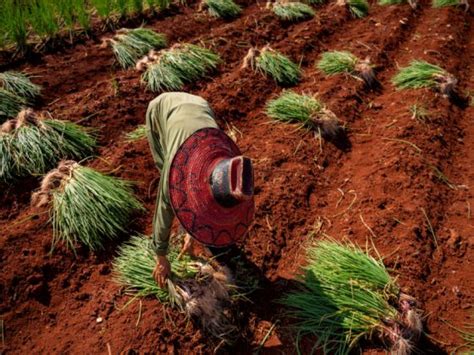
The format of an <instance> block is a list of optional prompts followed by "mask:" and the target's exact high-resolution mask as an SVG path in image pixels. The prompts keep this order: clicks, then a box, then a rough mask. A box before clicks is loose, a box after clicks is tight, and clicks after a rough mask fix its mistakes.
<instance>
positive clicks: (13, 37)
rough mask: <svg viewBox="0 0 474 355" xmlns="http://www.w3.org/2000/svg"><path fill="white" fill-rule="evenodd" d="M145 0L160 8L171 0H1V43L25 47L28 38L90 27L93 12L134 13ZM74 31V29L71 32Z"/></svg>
mask: <svg viewBox="0 0 474 355" xmlns="http://www.w3.org/2000/svg"><path fill="white" fill-rule="evenodd" d="M145 3H147V4H148V5H153V6H156V7H158V8H159V9H163V8H166V7H168V6H169V5H170V3H171V1H170V0H34V1H26V0H2V1H1V2H0V46H5V47H8V46H11V45H16V47H17V49H18V50H20V51H24V50H25V49H26V47H27V45H28V43H27V42H28V41H29V39H32V41H33V42H38V39H41V40H47V39H50V38H54V37H55V36H57V34H58V33H59V32H60V31H61V30H63V29H65V28H66V29H69V30H70V31H72V30H78V29H86V30H87V29H89V27H90V22H91V17H92V16H91V15H93V14H97V15H98V16H99V17H101V18H102V19H107V20H109V19H113V20H115V19H116V18H117V16H121V17H124V16H126V15H129V14H130V15H132V14H133V15H135V14H137V13H142V12H144V11H145V10H146V8H147V7H146V6H145ZM71 34H72V33H71Z"/></svg>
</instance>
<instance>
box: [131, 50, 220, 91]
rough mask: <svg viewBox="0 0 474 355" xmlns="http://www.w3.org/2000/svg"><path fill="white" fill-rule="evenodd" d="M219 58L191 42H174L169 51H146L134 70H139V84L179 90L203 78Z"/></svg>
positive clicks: (151, 87)
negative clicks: (140, 74)
mask: <svg viewBox="0 0 474 355" xmlns="http://www.w3.org/2000/svg"><path fill="white" fill-rule="evenodd" d="M220 61H221V60H220V57H219V55H217V54H216V53H214V52H212V51H211V50H209V49H207V48H204V47H200V46H197V45H193V44H175V45H174V46H173V47H171V48H170V49H169V50H162V51H160V52H155V51H150V53H149V54H148V55H147V56H145V57H144V58H143V59H141V60H140V61H139V62H138V63H137V65H136V69H137V70H138V71H143V72H144V73H143V74H142V78H141V80H142V83H143V84H146V85H147V87H148V88H149V89H150V90H151V91H153V92H157V91H164V90H180V89H182V88H183V86H184V85H185V84H186V83H191V82H194V81H197V80H199V79H201V78H203V77H204V76H205V75H206V74H207V73H208V72H210V71H211V70H214V69H216V68H217V65H218V64H219V63H220Z"/></svg>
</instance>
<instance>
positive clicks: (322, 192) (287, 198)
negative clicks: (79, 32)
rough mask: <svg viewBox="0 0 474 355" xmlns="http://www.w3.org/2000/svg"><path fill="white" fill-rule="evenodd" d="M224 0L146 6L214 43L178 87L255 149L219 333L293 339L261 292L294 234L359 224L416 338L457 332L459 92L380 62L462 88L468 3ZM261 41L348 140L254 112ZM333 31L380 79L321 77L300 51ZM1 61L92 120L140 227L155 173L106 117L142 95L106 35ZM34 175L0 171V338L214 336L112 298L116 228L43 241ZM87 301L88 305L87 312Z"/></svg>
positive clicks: (464, 279) (468, 151) (450, 337)
mask: <svg viewBox="0 0 474 355" xmlns="http://www.w3.org/2000/svg"><path fill="white" fill-rule="evenodd" d="M240 4H242V5H243V7H244V11H243V14H242V16H240V17H239V18H238V19H236V20H234V21H231V22H226V21H222V20H216V19H210V18H208V17H207V16H205V15H203V14H198V13H196V11H195V10H196V5H192V6H190V7H188V8H185V7H180V8H177V9H175V10H173V11H169V12H168V13H167V14H166V16H162V17H161V18H159V19H157V20H153V21H151V22H150V23H149V24H148V25H149V26H150V27H151V28H153V29H155V30H157V31H160V32H164V33H166V34H167V36H168V38H169V40H170V42H171V43H174V42H177V41H187V42H194V43H196V42H199V41H200V42H202V43H204V44H206V45H208V46H210V47H212V48H214V49H215V50H216V51H217V52H218V53H219V54H220V55H221V56H222V59H223V64H222V65H221V66H220V67H219V69H218V71H217V72H216V73H214V74H213V75H211V76H210V77H209V78H208V79H206V80H202V81H199V82H198V83H196V84H193V85H189V86H188V87H186V91H188V92H191V93H194V94H198V95H201V96H203V97H204V98H205V99H207V100H209V102H210V103H211V105H212V107H213V108H214V110H215V112H216V116H217V117H218V119H219V122H220V124H221V126H222V127H223V128H224V129H228V127H234V133H235V134H236V137H237V144H238V145H239V146H240V147H241V149H242V151H243V152H244V153H245V154H246V155H248V156H250V157H251V158H252V159H253V161H254V165H255V171H256V191H255V193H256V207H257V209H256V218H255V222H254V224H253V226H252V227H251V229H250V231H249V234H248V237H247V238H246V239H245V240H244V241H242V243H241V247H242V249H243V250H244V252H245V255H246V257H247V258H248V259H249V261H250V262H251V263H253V264H254V266H255V268H256V270H257V271H256V272H258V273H259V277H260V279H261V280H260V281H261V288H260V289H259V290H258V291H257V292H255V293H254V294H252V295H251V297H250V298H251V301H252V302H251V303H247V304H245V307H243V308H245V309H244V310H243V311H242V317H243V318H244V319H243V320H242V334H243V336H242V339H241V340H240V341H239V342H238V343H237V344H235V345H234V346H233V347H230V348H227V349H225V350H227V351H229V352H237V353H250V352H252V351H256V350H258V349H260V351H265V352H268V353H281V352H284V353H293V352H294V351H295V348H294V344H295V338H294V335H292V334H291V333H290V332H289V331H288V330H287V328H286V327H285V326H284V325H285V324H286V323H287V322H286V321H285V320H284V318H283V316H282V313H281V311H282V310H281V308H280V307H279V306H278V304H277V303H275V300H276V299H277V298H278V297H279V296H280V295H281V294H282V292H283V291H285V290H287V289H288V287H289V285H290V284H291V283H289V282H288V280H290V279H293V278H294V277H295V275H296V274H297V273H298V267H299V265H301V263H303V262H304V248H303V247H302V246H303V245H304V243H305V242H306V241H307V239H308V236H312V237H318V236H319V235H320V234H323V233H325V234H327V235H330V236H332V237H334V238H337V239H343V238H349V239H350V240H352V241H354V242H356V243H358V244H359V245H361V246H365V245H366V243H367V242H368V241H369V242H370V241H372V242H373V243H374V245H375V246H376V248H377V249H378V250H379V252H380V254H381V255H383V256H384V258H385V263H386V265H387V266H388V267H389V268H390V269H391V271H392V272H393V273H394V274H395V275H396V276H397V277H398V281H399V283H400V285H401V286H402V289H403V290H404V291H405V292H406V293H409V294H411V295H413V296H415V297H416V298H417V299H418V300H419V303H420V307H421V308H422V309H423V310H424V315H425V322H424V323H425V326H426V332H427V336H426V337H425V339H424V340H423V342H422V343H421V344H420V346H419V349H420V350H421V352H423V353H449V352H451V351H454V350H455V349H457V347H458V346H459V345H460V344H462V340H461V339H460V338H459V336H458V334H457V332H456V331H455V330H454V329H453V328H452V327H451V325H452V326H455V327H462V326H463V325H464V323H465V322H467V321H468V320H469V315H472V312H473V310H472V308H471V307H472V303H473V291H474V282H473V272H472V270H473V263H474V237H473V234H472V233H473V232H474V224H473V218H474V216H473V212H472V211H471V209H474V196H473V192H472V191H471V188H472V186H474V170H473V168H472V162H473V161H474V128H473V125H472V121H473V119H474V107H473V106H472V104H471V105H470V106H469V107H467V108H464V109H461V108H459V107H457V106H454V105H452V104H450V103H449V102H448V101H447V100H446V99H445V98H443V97H441V96H440V95H438V94H436V93H435V92H432V91H430V90H408V91H396V90H395V89H394V87H393V86H392V85H391V83H390V79H391V77H392V76H393V75H394V73H395V72H396V70H397V67H398V66H404V65H406V64H408V63H409V62H410V60H411V59H414V58H417V59H426V60H428V61H431V62H433V63H436V64H440V65H441V66H443V67H445V68H446V69H447V70H449V71H450V72H451V73H453V74H455V75H456V76H457V77H458V78H460V89H461V91H462V92H464V93H468V92H469V91H471V92H472V90H474V89H473V87H474V24H473V17H472V15H470V14H466V13H464V12H462V11H461V10H460V9H456V8H450V9H432V8H431V7H430V4H429V3H427V2H426V1H424V2H422V4H421V7H420V8H419V9H418V10H416V11H412V9H411V8H410V7H409V6H408V5H399V6H391V7H382V6H379V5H377V4H375V3H372V4H371V10H370V15H369V16H368V17H366V18H363V19H357V20H356V19H352V18H351V17H350V16H349V15H348V13H347V12H346V11H343V10H342V9H340V8H338V7H336V6H334V5H333V4H326V5H321V6H320V7H319V8H317V15H316V17H315V18H314V19H312V20H309V21H305V22H302V23H297V24H292V25H289V24H281V23H280V22H279V21H278V20H277V19H276V18H275V17H274V16H273V15H272V14H271V13H269V12H268V11H266V10H265V9H264V2H261V3H254V2H253V1H250V0H249V1H240ZM267 43H270V44H271V45H272V47H273V48H275V49H278V50H280V51H281V52H283V53H285V54H287V55H288V56H290V57H291V58H292V59H294V60H295V61H297V62H299V63H301V66H302V68H303V69H304V78H303V80H302V82H301V83H300V84H299V85H297V86H296V87H295V88H294V89H295V90H296V91H298V92H310V93H317V94H318V95H319V96H320V98H321V99H322V100H323V101H324V102H325V103H326V104H327V105H328V107H329V108H330V109H331V110H332V111H334V112H335V113H336V114H337V115H338V117H339V118H340V119H341V121H343V122H344V123H345V125H346V127H347V130H348V132H349V133H348V141H349V142H350V143H348V142H345V143H344V144H341V142H339V143H337V142H336V144H332V143H328V142H324V141H322V142H320V141H319V139H317V138H315V136H314V134H313V133H309V132H305V131H303V130H298V129H297V127H294V126H288V125H284V124H276V123H272V122H270V120H269V118H268V117H267V116H266V115H265V113H264V106H265V103H266V101H267V100H268V99H270V98H272V97H274V96H276V95H277V94H278V93H280V92H281V88H279V87H278V86H277V85H275V84H274V83H273V81H271V80H269V79H266V78H264V77H262V76H260V75H258V74H255V73H253V72H251V71H250V70H249V69H240V64H241V60H242V58H243V57H244V55H245V54H246V52H247V50H248V48H249V47H250V46H258V47H261V46H263V45H265V44H267ZM334 49H346V50H350V51H352V52H353V53H354V54H356V55H358V56H359V57H366V56H369V57H370V58H371V61H372V62H373V63H375V64H376V65H377V73H378V77H379V79H380V81H381V83H382V86H383V88H382V89H381V90H379V91H376V92H368V91H366V90H365V89H364V88H363V87H362V85H361V84H360V83H359V82H358V81H356V80H354V79H353V78H351V77H345V76H334V77H330V78H328V77H324V76H323V75H322V74H321V73H319V72H318V71H317V70H316V69H315V68H314V65H313V64H314V61H315V60H316V59H317V58H318V57H319V55H320V54H321V52H323V51H326V50H334ZM13 67H14V66H13ZM18 68H19V69H24V70H26V71H28V72H30V73H32V74H34V75H37V76H38V78H37V79H36V81H37V82H38V83H39V84H41V85H43V87H44V100H43V103H42V104H41V105H40V106H39V107H38V109H39V110H45V111H46V110H47V111H49V112H51V114H52V115H53V116H54V117H56V118H60V119H69V120H72V121H76V122H79V121H80V122H81V123H82V124H83V125H86V126H89V127H93V128H95V129H97V131H98V132H99V133H100V139H99V142H100V150H99V153H100V158H98V159H94V160H91V161H90V162H89V164H90V165H91V166H93V167H95V168H97V169H100V170H102V171H108V172H113V174H114V175H116V176H120V177H123V178H127V179H131V180H134V181H136V182H137V188H136V193H137V195H138V196H139V198H140V199H141V200H142V201H143V202H144V204H145V206H146V208H147V211H148V212H147V213H145V214H144V215H142V216H139V217H137V219H136V221H135V222H134V225H135V226H137V230H138V231H139V232H143V233H149V232H150V229H151V220H152V213H153V207H154V199H155V196H156V186H157V178H158V177H159V173H158V172H157V171H156V169H155V167H154V164H153V161H152V158H151V154H150V153H149V149H148V145H147V142H146V141H145V140H142V141H139V142H136V143H127V142H125V141H124V134H125V133H127V132H129V131H131V130H133V129H134V127H136V125H137V124H141V123H143V122H144V115H145V111H146V108H147V104H148V102H149V101H150V100H151V99H152V98H153V97H154V96H155V95H154V94H152V93H150V92H147V91H145V90H144V89H143V87H142V86H140V80H139V75H138V74H137V73H136V72H134V71H123V70H119V69H118V68H117V66H114V58H113V56H112V54H111V52H110V50H108V49H100V48H99V46H98V41H94V40H89V41H86V42H85V43H81V44H78V45H76V46H75V47H73V48H70V49H66V50H64V51H63V52H62V53H61V54H45V55H43V56H42V57H41V60H40V61H39V62H35V64H31V63H30V64H22V65H21V66H19V67H18ZM416 103H417V104H421V105H424V106H425V107H426V108H427V109H428V111H429V116H428V117H427V118H426V119H425V120H424V121H420V120H417V119H414V118H412V115H411V113H410V111H409V109H410V106H412V105H413V104H416ZM435 168H436V169H435ZM437 172H442V174H443V176H445V177H446V178H447V179H448V181H449V183H447V182H448V181H446V180H444V181H443V179H441V176H440V175H439V173H437ZM38 184H39V181H38V179H37V178H30V179H25V180H22V181H19V182H18V183H16V184H14V185H10V186H2V187H1V189H2V190H1V191H2V193H1V195H0V201H1V205H0V270H1V273H0V319H1V320H2V321H3V325H4V334H3V335H4V343H0V353H25V352H34V353H104V352H109V353H112V354H115V353H121V352H124V353H135V352H139V353H157V352H160V353H211V352H213V351H214V350H215V349H216V347H217V346H218V345H219V344H218V342H217V341H216V340H214V339H211V338H209V337H208V336H206V335H205V334H202V333H201V331H200V330H199V329H198V328H197V327H196V326H194V325H193V324H192V323H190V322H188V321H186V319H184V317H183V316H182V315H180V314H178V313H177V312H174V311H171V310H169V309H165V308H163V307H162V306H161V305H160V304H159V303H158V302H157V301H156V300H153V299H143V300H141V301H137V302H135V303H132V304H131V305H129V306H128V307H126V308H123V307H124V305H125V304H126V303H127V301H129V298H127V297H126V296H124V295H122V294H121V290H120V288H119V287H118V286H117V285H115V284H114V283H113V281H112V276H111V262H112V261H113V257H114V255H115V254H116V249H117V248H116V246H117V245H116V244H111V245H110V246H109V248H108V249H107V251H106V252H103V253H96V254H94V253H90V252H88V251H87V250H85V249H79V252H78V255H77V257H74V255H73V254H72V253H71V252H70V251H67V250H66V249H65V248H62V247H59V248H58V249H56V250H55V252H54V253H53V254H50V253H49V251H50V243H51V228H50V226H49V225H48V223H47V216H46V215H45V214H44V213H43V214H38V213H37V211H34V210H33V209H31V208H30V207H29V199H30V195H31V192H32V191H33V190H34V189H35V188H37V187H38ZM429 224H431V226H432V228H433V232H434V234H433V233H432V232H431V231H430V228H429ZM98 317H101V318H102V319H103V321H102V322H100V323H97V322H96V319H97V318H98ZM275 324H276V327H275V328H274V329H275V330H274V331H273V332H272V334H271V336H270V337H269V338H268V341H267V342H265V344H264V346H263V348H260V344H261V343H262V340H263V339H264V337H265V335H266V334H267V332H268V330H269V329H270V328H271V327H272V325H275ZM308 343H309V342H308ZM221 350H223V349H222V348H221ZM365 351H366V352H367V353H381V352H382V349H381V348H373V349H371V348H370V347H365Z"/></svg>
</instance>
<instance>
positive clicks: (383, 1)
mask: <svg viewBox="0 0 474 355" xmlns="http://www.w3.org/2000/svg"><path fill="white" fill-rule="evenodd" d="M404 2H405V0H379V5H382V6H387V5H400V4H403V3H404Z"/></svg>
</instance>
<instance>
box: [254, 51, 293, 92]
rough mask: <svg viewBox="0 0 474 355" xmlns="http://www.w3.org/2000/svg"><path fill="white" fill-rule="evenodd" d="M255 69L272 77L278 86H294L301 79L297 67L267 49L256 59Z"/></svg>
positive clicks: (284, 57) (275, 52) (277, 53)
mask: <svg viewBox="0 0 474 355" xmlns="http://www.w3.org/2000/svg"><path fill="white" fill-rule="evenodd" d="M256 68H257V70H259V71H260V72H261V73H263V74H264V75H268V76H270V77H272V78H273V79H274V80H275V81H276V82H277V83H278V84H279V85H284V86H290V85H295V84H297V83H298V82H299V81H300V78H301V70H300V67H299V66H298V65H296V64H295V63H293V62H292V61H291V60H290V59H289V58H288V57H286V56H284V55H283V54H281V53H279V52H277V51H275V50H273V49H271V48H268V47H266V48H264V49H263V50H262V51H261V53H260V55H259V56H258V57H257V58H256Z"/></svg>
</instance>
